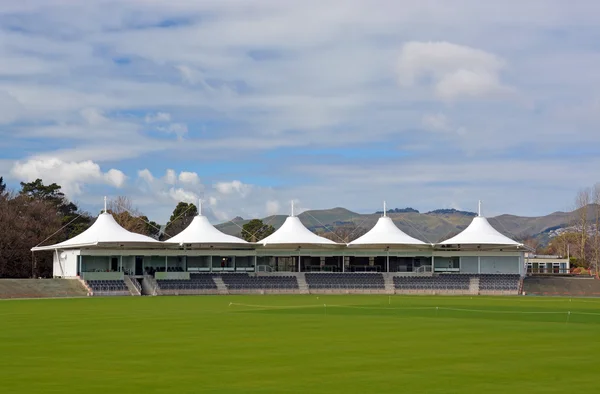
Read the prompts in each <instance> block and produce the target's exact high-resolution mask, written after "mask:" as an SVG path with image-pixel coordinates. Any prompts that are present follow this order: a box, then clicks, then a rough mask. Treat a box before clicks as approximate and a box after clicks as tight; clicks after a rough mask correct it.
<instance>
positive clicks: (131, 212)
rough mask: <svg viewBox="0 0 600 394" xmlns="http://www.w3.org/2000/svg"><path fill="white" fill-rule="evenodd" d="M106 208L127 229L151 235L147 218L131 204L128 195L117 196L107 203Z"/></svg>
mask: <svg viewBox="0 0 600 394" xmlns="http://www.w3.org/2000/svg"><path fill="white" fill-rule="evenodd" d="M107 209H108V212H109V213H110V214H112V216H113V218H115V221H116V222H117V223H119V225H120V226H121V227H123V228H124V229H125V230H127V231H131V232H134V233H138V234H144V235H151V234H153V233H154V232H153V231H150V228H152V227H151V226H150V225H149V224H148V223H149V222H148V218H147V217H146V216H144V215H143V214H142V213H141V212H140V211H138V210H137V209H136V208H134V206H133V202H132V201H131V199H130V198H129V197H125V196H118V197H116V198H115V199H111V200H109V201H108V203H107Z"/></svg>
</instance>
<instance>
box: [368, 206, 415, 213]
mask: <svg viewBox="0 0 600 394" xmlns="http://www.w3.org/2000/svg"><path fill="white" fill-rule="evenodd" d="M408 212H414V213H419V211H417V210H416V209H414V208H410V207H408V208H394V209H388V210H387V211H386V213H388V214H390V213H408ZM375 213H376V214H379V215H383V211H376V212H375Z"/></svg>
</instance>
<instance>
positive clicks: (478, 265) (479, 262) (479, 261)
mask: <svg viewBox="0 0 600 394" xmlns="http://www.w3.org/2000/svg"><path fill="white" fill-rule="evenodd" d="M477 273H478V274H481V256H477Z"/></svg>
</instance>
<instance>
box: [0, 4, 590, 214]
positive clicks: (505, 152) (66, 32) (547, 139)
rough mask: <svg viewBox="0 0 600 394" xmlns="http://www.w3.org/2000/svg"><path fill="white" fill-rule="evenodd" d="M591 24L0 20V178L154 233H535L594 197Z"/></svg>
mask: <svg viewBox="0 0 600 394" xmlns="http://www.w3.org/2000/svg"><path fill="white" fill-rule="evenodd" d="M599 14H600V4H599V3H598V2H595V1H581V2H578V6H577V7H574V6H572V4H569V3H567V2H564V1H561V0H539V1H538V0H525V1H521V2H518V3H515V2H495V3H492V2H484V1H478V0H474V1H468V0H457V1H453V2H448V1H444V0H439V1H435V0H430V1H423V2H414V1H406V2H404V1H395V0H394V1H392V0H389V1H388V0H380V1H378V0H375V1H361V0H351V1H347V0H345V1H342V0H333V1H329V2H319V1H316V0H315V1H313V0H306V1H285V2H282V1H279V0H255V1H252V2H247V1H241V0H229V1H218V2H216V1H175V2H171V1H158V0H154V1H140V0H120V1H106V0H90V1H86V2H81V1H75V0H72V1H69V0H67V1H64V0H60V1H59V0H33V1H28V2H1V3H0V58H2V62H1V63H0V137H1V140H0V148H2V151H3V155H2V156H1V157H0V175H3V176H4V177H5V179H7V181H8V183H9V185H11V186H12V187H17V186H18V183H19V182H20V181H29V180H33V179H35V178H38V177H40V178H42V179H44V180H45V181H46V182H48V183H49V182H57V183H59V184H61V185H62V186H63V188H64V190H65V191H66V193H67V194H68V196H69V197H70V198H71V199H72V200H74V201H76V202H78V203H80V204H81V205H82V206H83V207H84V208H86V209H88V210H89V211H90V212H97V211H98V209H100V207H101V205H102V196H103V195H107V196H109V197H115V196H118V195H126V196H128V197H130V198H131V199H132V200H133V202H134V204H135V205H136V206H137V207H138V208H139V210H141V211H143V212H144V213H145V214H147V215H148V216H150V217H151V218H153V219H154V220H157V221H165V220H166V219H168V217H169V215H170V213H171V211H172V210H173V208H174V206H175V205H176V203H177V202H178V201H182V200H183V201H196V200H197V199H198V198H200V197H202V198H203V199H204V200H205V203H204V204H205V206H206V209H205V211H207V212H209V213H210V217H211V219H212V220H213V221H215V222H217V221H223V220H227V219H230V218H233V217H235V216H242V217H245V218H251V217H262V216H266V215H268V214H273V213H287V212H288V210H289V209H288V206H289V202H290V201H291V200H296V201H297V203H296V205H297V206H298V207H299V208H300V209H319V208H331V207H336V206H344V207H346V208H348V209H352V210H355V211H359V212H373V211H375V210H379V209H381V208H380V206H381V202H382V201H383V200H387V202H388V206H389V207H407V206H410V207H414V208H417V209H419V210H421V211H426V210H430V209H435V208H459V209H468V210H475V209H476V207H477V200H479V199H481V200H483V201H484V213H485V214H487V215H489V216H493V215H496V214H501V213H512V214H519V215H528V216H534V215H543V214H547V213H550V212H553V211H557V210H568V209H571V208H572V207H573V201H574V197H575V194H576V192H577V190H578V189H580V188H582V187H586V186H591V185H593V184H595V183H596V182H598V181H600V179H599V176H598V174H597V169H598V168H600V167H599V165H600V159H599V156H598V150H599V148H597V147H598V146H599V145H598V143H599V142H600V131H599V129H600V96H599V94H598V92H599V91H600V46H599V45H598V42H600V27H599V26H598V23H597V17H596V15H599Z"/></svg>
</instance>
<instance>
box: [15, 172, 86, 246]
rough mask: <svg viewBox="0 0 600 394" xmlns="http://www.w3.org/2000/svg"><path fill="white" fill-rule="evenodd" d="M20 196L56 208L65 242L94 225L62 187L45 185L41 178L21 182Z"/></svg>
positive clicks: (53, 184)
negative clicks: (43, 202) (70, 199)
mask: <svg viewBox="0 0 600 394" xmlns="http://www.w3.org/2000/svg"><path fill="white" fill-rule="evenodd" d="M20 194H21V195H22V196H26V197H28V198H30V199H32V200H37V201H45V202H48V203H50V204H51V205H52V206H54V207H55V208H56V210H57V215H58V216H59V217H60V218H61V222H62V225H63V226H65V228H64V232H63V240H65V239H69V238H73V237H74V236H76V235H78V234H81V233H82V232H83V231H85V230H87V229H88V227H89V226H90V225H91V223H92V218H90V216H89V215H88V214H87V213H86V212H83V211H80V210H79V208H78V207H77V205H76V204H75V203H73V202H71V201H69V199H68V198H67V197H66V196H65V194H64V193H63V192H62V190H61V187H60V185H57V184H56V183H52V184H50V185H44V182H43V181H42V180H41V179H39V178H38V179H36V180H35V181H33V182H21V192H20Z"/></svg>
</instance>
